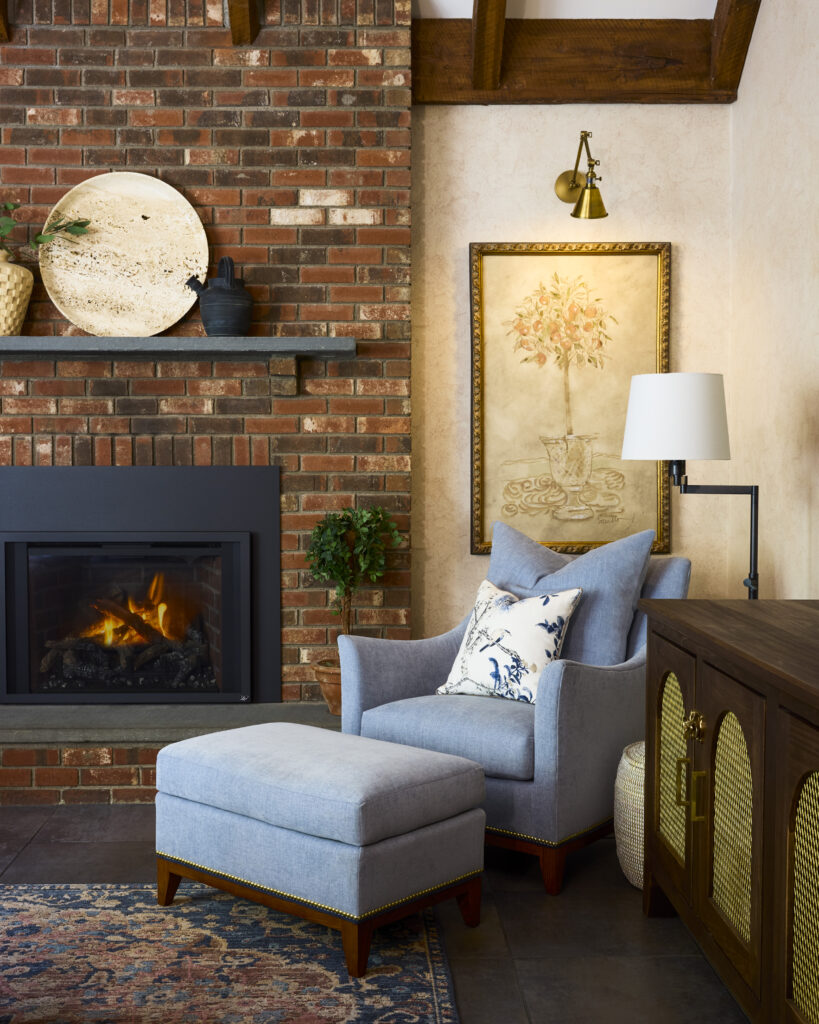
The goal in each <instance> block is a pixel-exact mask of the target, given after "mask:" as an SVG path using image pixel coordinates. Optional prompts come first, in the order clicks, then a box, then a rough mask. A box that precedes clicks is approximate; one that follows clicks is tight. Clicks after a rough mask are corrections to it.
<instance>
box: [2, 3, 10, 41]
mask: <svg viewBox="0 0 819 1024" xmlns="http://www.w3.org/2000/svg"><path fill="white" fill-rule="evenodd" d="M9 39H10V35H9V15H8V5H7V3H6V0H0V43H7V42H8V41H9Z"/></svg>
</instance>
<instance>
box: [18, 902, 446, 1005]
mask: <svg viewBox="0 0 819 1024" xmlns="http://www.w3.org/2000/svg"><path fill="white" fill-rule="evenodd" d="M79 1021H82V1022H83V1024H85V1022H92V1021H93V1022H95V1024H107V1022H122V1024H145V1022H157V1024H158V1022H162V1024H179V1022H182V1021H197V1022H200V1024H284V1022H288V1024H329V1022H331V1021H332V1022H342V1021H343V1022H345V1024H346V1022H348V1021H350V1022H353V1021H362V1022H365V1021H366V1022H376V1021H378V1022H383V1024H411V1022H413V1021H417V1022H423V1024H457V1021H458V1015H457V1012H456V1010H455V1001H454V998H453V994H452V983H451V979H450V975H449V970H448V967H447V963H446V958H445V956H444V951H443V948H442V946H441V940H440V936H439V934H438V928H437V925H436V923H435V918H434V916H433V914H432V912H431V911H429V910H427V911H426V912H425V914H424V915H423V916H422V915H420V914H414V915H412V916H410V917H407V918H405V919H404V920H403V921H397V922H396V923H394V924H392V925H387V926H386V927H384V928H379V929H377V930H376V932H375V934H374V936H373V943H372V950H371V953H370V961H369V968H368V970H367V973H366V975H365V976H364V977H363V978H356V979H352V978H350V976H349V975H348V974H347V970H346V968H345V966H344V954H343V952H342V949H341V935H340V934H339V933H338V932H335V931H331V930H330V929H329V928H325V927H323V926H322V925H317V924H311V923H310V922H307V921H302V920H300V919H298V918H295V917H289V916H286V915H284V914H277V913H274V912H273V911H272V910H268V909H267V908H265V907H262V906H259V905H258V904H255V903H250V902H249V901H246V900H240V899H235V898H234V897H232V896H229V895H227V894H225V893H219V892H217V891H216V890H214V889H208V888H207V887H205V886H202V885H197V884H195V883H192V882H188V883H186V882H183V883H182V884H181V885H180V887H179V892H178V893H177V896H176V899H175V900H174V903H173V905H172V906H170V907H160V906H158V905H157V902H156V896H155V890H154V889H153V887H152V886H148V885H93V886H92V885H13V886H11V885H10V886H0V1024H34V1022H37V1024H45V1022H48V1024H74V1022H79Z"/></svg>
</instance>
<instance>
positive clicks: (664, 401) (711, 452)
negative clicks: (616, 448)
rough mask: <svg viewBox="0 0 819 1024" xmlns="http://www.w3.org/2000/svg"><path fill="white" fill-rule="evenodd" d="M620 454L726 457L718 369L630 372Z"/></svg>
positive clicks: (659, 457)
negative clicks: (704, 371) (632, 373)
mask: <svg viewBox="0 0 819 1024" xmlns="http://www.w3.org/2000/svg"><path fill="white" fill-rule="evenodd" d="M620 457H621V458H623V459H657V460H668V461H669V462H670V461H672V460H681V461H683V460H686V459H730V458H731V450H730V447H729V444H728V417H727V416H726V413H725V390H724V388H723V384H722V374H719V373H643V374H639V375H637V376H635V377H632V378H631V391H630V393H629V399H628V413H627V414H626V430H625V435H624V436H623V452H622V455H621V456H620Z"/></svg>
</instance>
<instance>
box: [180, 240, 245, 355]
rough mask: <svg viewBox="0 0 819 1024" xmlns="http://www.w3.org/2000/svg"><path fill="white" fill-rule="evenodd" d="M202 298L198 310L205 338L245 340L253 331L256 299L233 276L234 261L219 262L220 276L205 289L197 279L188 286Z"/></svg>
mask: <svg viewBox="0 0 819 1024" xmlns="http://www.w3.org/2000/svg"><path fill="white" fill-rule="evenodd" d="M185 283H186V284H187V286H188V288H190V289H191V290H192V291H195V292H196V294H197V295H198V296H199V310H200V312H201V314H202V323H203V324H204V325H205V334H207V335H208V337H213V336H214V335H221V336H225V335H229V336H233V337H237V338H240V337H244V336H245V335H246V334H247V332H248V331H249V330H250V320H251V316H252V314H253V296H252V295H251V294H250V292H247V291H245V286H244V284H242V282H241V281H240V280H237V279H236V278H235V277H234V274H233V260H232V259H231V257H230V256H223V257H222V258H221V259H220V260H219V276H218V277H212V278H211V279H210V280H209V281H208V282H207V284H208V287H205V285H203V284H202V283H201V281H200V280H199V278H197V277H190V278H188V280H187V281H186V282H185Z"/></svg>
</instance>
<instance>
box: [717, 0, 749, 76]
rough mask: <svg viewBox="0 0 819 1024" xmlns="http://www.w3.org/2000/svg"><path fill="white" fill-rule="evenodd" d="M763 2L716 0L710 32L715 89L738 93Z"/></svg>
mask: <svg viewBox="0 0 819 1024" xmlns="http://www.w3.org/2000/svg"><path fill="white" fill-rule="evenodd" d="M759 3H760V0H717V9H716V11H715V12H714V20H713V22H712V31H711V82H712V84H713V86H714V88H716V89H726V90H728V91H729V92H733V93H734V94H735V95H736V92H737V90H738V88H739V80H740V79H741V78H742V69H743V68H744V67H745V58H746V56H747V54H748V47H749V46H750V45H751V36H752V35H753V33H754V25H755V24H756V15H757V12H758V11H759Z"/></svg>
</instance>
